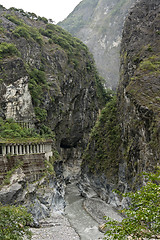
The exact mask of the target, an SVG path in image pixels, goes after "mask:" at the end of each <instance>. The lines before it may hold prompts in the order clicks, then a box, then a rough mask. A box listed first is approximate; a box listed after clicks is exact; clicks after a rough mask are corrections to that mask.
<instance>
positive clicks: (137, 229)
mask: <svg viewBox="0 0 160 240" xmlns="http://www.w3.org/2000/svg"><path fill="white" fill-rule="evenodd" d="M143 177H144V178H145V180H146V181H147V184H146V185H144V186H143V187H142V188H141V189H140V190H138V191H136V192H134V193H133V192H130V193H128V194H125V195H123V196H125V197H129V198H130V200H131V205H130V206H129V208H127V209H123V210H122V211H121V212H122V213H123V215H124V216H125V217H124V219H123V220H122V222H117V221H115V220H112V219H110V218H106V220H107V222H106V224H105V226H106V228H107V231H106V234H105V235H106V238H105V239H115V240H125V239H128V237H130V238H129V239H134V240H139V239H157V237H156V236H157V235H159V233H160V197H159V196H160V170H159V169H158V171H157V172H156V173H145V174H143Z"/></svg>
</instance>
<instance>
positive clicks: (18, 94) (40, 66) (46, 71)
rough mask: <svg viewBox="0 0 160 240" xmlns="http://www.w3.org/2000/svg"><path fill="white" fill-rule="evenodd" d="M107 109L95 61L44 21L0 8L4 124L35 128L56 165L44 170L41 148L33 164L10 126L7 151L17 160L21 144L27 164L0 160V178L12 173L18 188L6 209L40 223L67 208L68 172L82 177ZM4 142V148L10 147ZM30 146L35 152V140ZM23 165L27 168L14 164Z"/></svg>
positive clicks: (8, 189)
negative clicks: (48, 143) (19, 206)
mask: <svg viewBox="0 0 160 240" xmlns="http://www.w3.org/2000/svg"><path fill="white" fill-rule="evenodd" d="M104 101H105V92H104V89H103V87H102V84H101V81H100V77H99V75H98V73H97V71H96V68H95V65H94V60H93V58H92V56H91V54H90V53H89V51H88V49H87V47H86V46H85V45H84V44H83V43H82V42H81V41H80V40H78V39H76V38H73V37H72V36H71V35H70V34H69V33H67V32H66V31H64V30H63V29H62V28H61V27H59V26H55V25H54V24H52V23H50V22H48V20H47V19H46V18H41V17H39V16H36V15H35V14H34V13H25V12H24V11H23V10H18V9H15V8H11V9H9V10H7V9H5V8H4V7H3V6H0V117H1V118H2V119H4V120H5V119H8V118H13V119H14V120H15V121H16V122H18V123H20V124H22V125H26V126H30V127H31V128H32V129H33V128H34V129H35V130H36V131H37V134H39V136H41V137H45V138H48V137H49V138H52V139H53V140H54V142H53V144H52V147H53V159H52V160H51V162H49V163H46V162H45V157H44V156H43V155H44V154H41V156H40V155H39V158H38V156H37V157H36V154H35V153H37V149H40V148H41V147H37V146H34V147H33V151H32V149H31V152H32V153H31V154H30V155H31V156H28V157H25V156H24V154H25V152H27V151H28V149H30V147H29V146H27V145H26V146H25V144H24V146H23V140H24V139H21V140H20V138H21V136H20V135H19V133H18V132H19V131H20V129H19V128H18V127H17V126H16V125H14V126H16V127H14V129H12V128H10V125H9V124H8V127H9V129H7V130H5V131H6V133H8V132H10V133H12V131H17V134H15V135H13V136H12V137H11V139H9V143H8V144H9V145H8V146H7V147H6V149H7V151H8V149H9V155H10V153H11V155H14V154H16V151H17V150H16V144H17V145H21V146H20V148H21V149H23V150H24V151H22V155H23V156H24V158H23V156H22V157H16V155H15V156H14V157H12V156H11V158H10V156H7V157H6V158H3V157H2V156H0V157H2V159H1V163H2V165H3V164H4V166H1V175H3V176H4V175H6V174H7V173H8V172H9V171H10V170H11V173H12V174H13V179H12V180H11V182H12V184H11V185H9V186H3V188H2V189H1V192H0V199H1V201H2V202H3V203H4V202H5V203H10V199H12V203H14V202H16V203H24V202H25V203H26V204H29V207H30V208H32V212H34V211H35V209H36V211H35V212H34V214H35V218H36V219H37V218H39V217H40V216H41V215H43V214H48V211H49V210H50V209H51V208H52V206H54V207H55V204H56V203H55V202H56V201H57V202H58V201H59V202H60V205H61V206H62V208H63V195H64V192H63V186H62V185H63V183H64V182H63V176H62V175H63V174H62V172H63V171H64V175H65V177H67V176H68V175H70V174H71V175H77V174H79V171H80V165H81V161H82V158H81V155H82V153H83V151H84V148H85V147H86V145H87V141H88V137H89V132H90V130H91V128H92V127H93V126H94V123H95V121H96V119H97V115H98V111H99V108H101V107H102V105H103V104H104ZM2 119H1V120H2ZM28 124H29V125H28ZM1 127H2V121H1ZM16 129H17V130H16ZM3 130H4V129H3ZM24 131H25V132H26V129H25V130H24ZM4 135H5V134H4ZM4 135H3V138H4V139H3V142H2V141H1V144H2V143H3V144H6V142H5V136H4ZM22 135H23V134H22ZM6 137H7V135H6ZM23 137H24V136H23ZM1 138H2V136H1ZM27 139H28V140H27V142H28V144H32V140H33V139H32V138H31V136H30V135H28V137H27ZM0 140H2V139H0ZM25 141H26V140H25ZM13 142H14V143H15V145H14V144H13V145H12V143H13ZM24 143H25V142H24ZM37 144H38V141H37ZM40 144H41V143H40ZM33 145H34V143H33ZM2 147H3V146H1V149H2ZM38 151H39V150H38ZM6 153H7V152H6ZM0 154H2V152H1V153H0ZM38 154H39V153H38ZM20 155H21V153H20ZM33 155H34V156H33ZM34 157H35V158H34ZM8 159H10V162H9V163H8V162H7V161H8ZM15 159H16V160H15ZM19 160H20V161H21V162H23V164H22V165H20V166H19V165H16V164H14V163H15V162H16V161H19ZM32 161H34V164H32V163H31V162H32ZM46 164H47V165H46ZM53 164H54V168H55V172H56V173H55V175H54V176H53V174H54V172H53ZM11 165H13V169H12V168H11ZM38 165H39V166H38ZM17 166H18V167H17ZM63 168H64V170H63ZM45 169H46V171H45ZM49 169H50V170H51V174H50V172H48V170H49ZM13 170H15V172H14V171H13ZM44 173H45V174H44ZM46 176H47V179H48V180H45V177H46ZM61 177H62V178H61ZM2 178H3V177H2ZM57 179H59V180H57ZM61 180H62V181H61ZM34 181H35V182H34ZM28 184H29V185H28ZM57 189H58V190H57ZM37 195H38V198H37ZM8 196H10V197H8ZM7 198H8V200H7ZM4 199H5V200H4ZM30 203H32V204H33V206H35V208H34V207H33V206H32V204H31V205H30Z"/></svg>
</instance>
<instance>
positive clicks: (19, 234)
mask: <svg viewBox="0 0 160 240" xmlns="http://www.w3.org/2000/svg"><path fill="white" fill-rule="evenodd" d="M31 222H32V217H31V215H30V214H29V213H27V210H26V209H25V208H24V207H15V206H0V240H9V239H10V240H23V239H24V236H26V237H27V239H31V231H30V230H29V227H28V225H29V224H31Z"/></svg>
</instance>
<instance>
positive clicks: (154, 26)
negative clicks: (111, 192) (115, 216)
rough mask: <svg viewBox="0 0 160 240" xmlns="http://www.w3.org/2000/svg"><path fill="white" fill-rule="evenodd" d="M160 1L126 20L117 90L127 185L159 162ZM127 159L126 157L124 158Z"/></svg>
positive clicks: (139, 5)
mask: <svg viewBox="0 0 160 240" xmlns="http://www.w3.org/2000/svg"><path fill="white" fill-rule="evenodd" d="M159 10H160V8H159V1H157V0H152V1H149V2H147V1H144V0H141V1H140V2H138V3H137V5H136V6H135V8H133V10H132V11H131V13H130V15H129V17H128V18H127V20H126V23H125V26H124V31H123V38H122V45H121V80H120V84H119V90H118V104H119V112H120V124H121V128H122V142H123V143H122V145H121V150H122V153H123V155H122V156H123V161H124V166H126V173H125V174H126V181H127V182H128V183H129V184H130V186H131V187H133V186H134V185H135V186H136V185H137V180H138V174H139V173H140V172H141V171H150V170H152V168H153V166H155V165H157V164H158V162H159V157H160V155H159V154H160V152H159V147H158V146H159V117H160V115H159V107H160V104H159V89H160V83H159V79H160V73H159V68H160V62H159V60H160V35H159V30H160V28H159V27H160V26H159V17H160V14H159ZM124 156H126V157H124Z"/></svg>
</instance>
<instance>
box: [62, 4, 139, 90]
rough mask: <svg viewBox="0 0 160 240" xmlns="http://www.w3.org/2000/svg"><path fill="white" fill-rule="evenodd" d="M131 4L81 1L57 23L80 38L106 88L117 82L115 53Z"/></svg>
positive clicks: (117, 57) (117, 50)
mask: <svg viewBox="0 0 160 240" xmlns="http://www.w3.org/2000/svg"><path fill="white" fill-rule="evenodd" d="M134 2H135V0H120V1H119V0H113V1H110V0H93V1H89V0H83V1H82V2H81V3H80V4H79V5H78V6H77V7H76V8H75V9H74V11H73V12H72V13H71V14H70V15H69V16H68V17H67V18H66V19H65V20H64V21H62V22H60V23H58V24H59V25H60V26H62V27H63V28H64V29H66V30H67V31H69V32H70V33H71V34H73V36H76V37H78V38H80V39H81V40H82V41H83V42H84V43H85V44H86V45H87V46H88V47H89V49H90V51H91V52H92V54H93V56H94V58H95V62H96V65H97V67H98V70H99V72H100V74H101V76H102V77H103V78H104V79H105V85H106V87H111V88H113V89H114V88H115V87H116V86H117V84H118V80H119V50H120V42H121V34H122V28H123V23H124V20H125V17H126V15H127V14H128V9H129V8H130V7H131V6H132V5H133V4H134Z"/></svg>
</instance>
